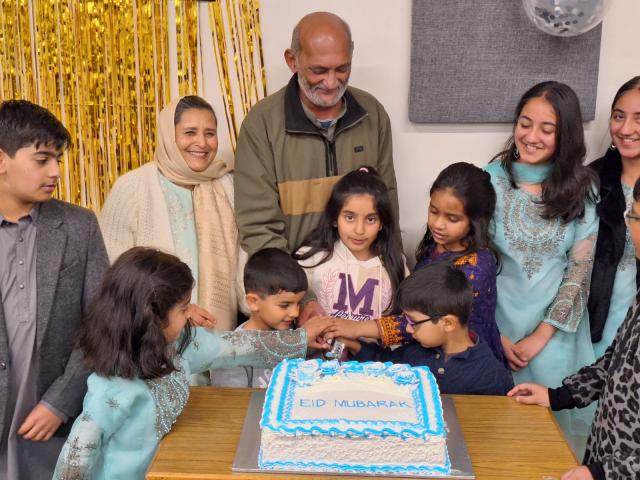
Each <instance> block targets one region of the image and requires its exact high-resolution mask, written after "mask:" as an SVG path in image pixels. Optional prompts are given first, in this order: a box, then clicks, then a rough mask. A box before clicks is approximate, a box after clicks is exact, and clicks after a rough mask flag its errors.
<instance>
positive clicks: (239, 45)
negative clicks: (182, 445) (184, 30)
mask: <svg viewBox="0 0 640 480" xmlns="http://www.w3.org/2000/svg"><path fill="white" fill-rule="evenodd" d="M208 10H209V12H208V13H209V26H210V29H211V41H212V42H213V51H214V57H215V71H213V72H211V77H212V78H214V79H217V83H218V84H219V89H220V95H221V97H222V105H223V107H224V113H225V120H226V126H227V129H228V132H229V140H230V144H231V148H232V149H233V151H235V147H236V142H237V139H238V133H239V129H240V124H241V123H242V120H243V119H244V116H245V115H246V114H247V113H248V112H249V110H250V109H251V107H252V106H253V105H254V104H255V103H256V102H257V101H258V100H260V99H261V98H263V97H264V96H266V94H267V81H266V73H265V68H264V58H263V53H262V32H261V31H260V9H259V3H258V0H216V1H213V2H210V3H209V6H208ZM203 41H204V40H203ZM207 73H208V72H207ZM218 117H220V115H218ZM219 121H221V120H219ZM219 127H220V126H219Z"/></svg>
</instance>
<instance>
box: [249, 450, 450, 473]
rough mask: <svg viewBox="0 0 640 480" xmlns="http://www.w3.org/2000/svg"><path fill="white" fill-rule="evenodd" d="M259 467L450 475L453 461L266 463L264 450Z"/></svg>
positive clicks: (302, 470)
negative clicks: (408, 463) (376, 463)
mask: <svg viewBox="0 0 640 480" xmlns="http://www.w3.org/2000/svg"><path fill="white" fill-rule="evenodd" d="M258 466H259V467H260V468H263V469H269V470H294V471H301V472H304V471H313V472H322V471H325V472H341V473H389V474H392V473H396V474H431V473H437V474H448V473H451V461H450V460H449V455H447V456H446V461H445V463H444V464H443V465H442V466H439V465H427V464H418V465H393V464H388V465H363V464H355V463H330V462H302V461H298V462H294V461H277V462H265V461H264V460H263V458H262V450H260V452H259V454H258Z"/></svg>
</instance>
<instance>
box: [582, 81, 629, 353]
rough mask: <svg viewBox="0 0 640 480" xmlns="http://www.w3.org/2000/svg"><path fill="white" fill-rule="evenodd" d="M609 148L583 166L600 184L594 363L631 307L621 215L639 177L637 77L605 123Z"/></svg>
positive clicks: (592, 299)
mask: <svg viewBox="0 0 640 480" xmlns="http://www.w3.org/2000/svg"><path fill="white" fill-rule="evenodd" d="M609 133H610V134H611V148H609V149H608V150H607V152H606V153H605V155H604V156H603V157H601V158H599V159H598V160H596V161H595V162H593V163H592V164H590V165H589V166H590V167H591V168H593V170H594V171H595V172H596V173H597V174H598V177H599V179H600V202H599V203H598V207H597V211H598V216H599V217H600V227H599V230H598V241H597V243H596V253H595V259H594V262H593V273H592V275H591V291H590V293H589V304H588V307H589V322H590V324H591V340H592V341H593V349H594V351H595V354H596V357H601V356H602V355H603V354H604V352H605V350H606V349H607V347H608V346H609V345H611V342H612V341H613V338H614V337H615V334H616V331H617V330H618V328H619V327H620V325H621V324H622V321H623V320H624V317H625V315H626V313H627V310H629V307H631V306H632V305H633V301H634V299H635V297H636V291H637V290H638V281H637V275H638V269H637V267H636V257H635V254H634V249H633V243H632V242H631V236H630V234H629V228H628V227H627V226H626V225H625V219H624V212H625V211H626V210H628V209H629V208H630V207H631V203H632V201H633V195H632V193H633V192H632V190H633V185H634V184H635V182H636V180H637V179H638V178H639V177H640V76H637V77H634V78H632V79H631V80H629V81H628V82H626V83H625V84H624V85H622V86H621V87H620V89H619V90H618V91H617V93H616V95H615V97H614V98H613V103H612V105H611V117H610V118H609Z"/></svg>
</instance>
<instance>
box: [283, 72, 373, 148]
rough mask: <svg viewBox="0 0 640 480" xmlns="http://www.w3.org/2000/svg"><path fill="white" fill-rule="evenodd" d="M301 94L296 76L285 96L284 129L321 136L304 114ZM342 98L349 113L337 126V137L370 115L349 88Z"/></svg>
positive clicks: (293, 77) (290, 82)
mask: <svg viewBox="0 0 640 480" xmlns="http://www.w3.org/2000/svg"><path fill="white" fill-rule="evenodd" d="M299 92H300V87H299V86H298V75H297V74H294V75H293V76H292V77H291V79H290V80H289V83H288V84H287V87H286V90H285V94H284V128H285V130H286V131H287V132H290V133H309V134H313V135H320V130H319V129H318V127H316V126H315V125H314V124H313V123H312V122H311V120H309V118H308V117H307V116H306V115H305V113H304V110H303V108H302V102H301V100H300V93H299ZM342 98H343V99H344V101H345V102H346V105H347V112H346V113H345V114H344V115H343V116H342V117H341V118H340V119H339V120H338V123H337V124H336V133H335V134H336V135H338V133H340V132H341V131H342V130H346V129H347V128H349V127H351V126H353V125H355V124H356V123H358V122H360V121H361V120H362V119H364V118H365V117H366V116H367V115H368V113H367V111H366V110H365V109H364V108H363V107H362V105H360V104H359V103H358V101H357V100H356V99H355V97H354V96H353V94H352V93H351V91H350V90H349V89H348V88H347V91H346V92H344V96H343V97H342Z"/></svg>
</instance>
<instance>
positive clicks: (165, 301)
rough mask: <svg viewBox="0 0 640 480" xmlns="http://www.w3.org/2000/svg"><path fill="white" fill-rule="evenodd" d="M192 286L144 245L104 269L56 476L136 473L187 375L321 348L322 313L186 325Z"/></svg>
mask: <svg viewBox="0 0 640 480" xmlns="http://www.w3.org/2000/svg"><path fill="white" fill-rule="evenodd" d="M193 283H194V282H193V277H192V275H191V271H190V270H189V267H188V266H187V265H186V264H185V263H183V262H181V261H180V260H179V259H178V258H177V257H174V256H173V255H169V254H166V253H162V252H160V251H157V250H153V249H149V248H143V247H136V248H132V249H131V250H128V251H127V252H125V253H123V254H122V255H121V256H120V257H119V258H118V260H116V262H115V263H114V264H113V266H112V267H111V268H110V269H109V270H108V271H107V273H106V274H105V276H104V279H103V283H102V286H101V287H100V290H99V291H98V293H97V294H96V298H95V300H94V302H93V304H92V305H91V308H90V310H89V314H88V316H87V318H86V319H85V321H84V323H83V325H82V327H81V332H80V337H79V345H80V348H81V350H82V354H84V358H85V362H86V365H87V367H88V368H89V369H90V370H92V371H93V372H94V373H93V374H91V376H90V377H89V379H88V381H87V384H88V390H87V394H86V396H85V399H84V404H83V409H82V413H81V414H80V415H79V416H78V418H77V420H76V421H75V423H74V424H73V428H72V429H71V433H70V434H69V437H68V438H67V441H66V443H65V445H64V447H63V448H62V451H61V453H60V457H59V458H58V464H57V466H56V471H55V473H54V479H60V480H62V479H70V478H73V479H96V480H103V479H104V480H106V479H109V480H118V479H122V480H125V479H126V480H131V479H143V478H144V474H145V471H146V469H147V466H148V465H149V462H150V461H151V459H152V458H153V455H154V453H155V451H156V449H157V447H158V444H159V442H160V440H161V439H162V437H164V436H165V435H166V434H167V433H168V432H169V431H170V430H171V427H172V426H173V424H174V423H175V421H176V419H177V418H178V416H179V415H180V413H181V412H182V409H183V408H184V406H185V404H186V403H187V400H188V398H189V382H188V378H189V375H190V374H191V373H198V372H203V371H206V370H209V369H211V368H219V367H231V366H236V365H248V366H255V367H273V366H275V364H276V363H278V362H279V361H280V360H282V359H284V358H291V357H304V356H305V353H306V348H307V343H310V344H311V345H313V346H316V347H320V348H322V347H324V346H321V345H317V344H315V343H314V341H312V339H315V338H316V337H318V335H320V334H322V332H323V330H324V327H325V326H327V324H328V323H329V321H327V320H326V319H312V320H310V321H309V322H307V323H306V324H305V326H304V328H303V329H299V330H289V331H273V332H272V331H269V332H262V331H260V332H257V331H243V332H225V333H218V332H211V331H208V330H205V329H202V328H192V327H190V325H189V323H188V318H187V315H188V311H189V310H188V308H189V304H190V301H191V300H190V299H191V289H192V288H193ZM77 353H78V354H80V352H77Z"/></svg>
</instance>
